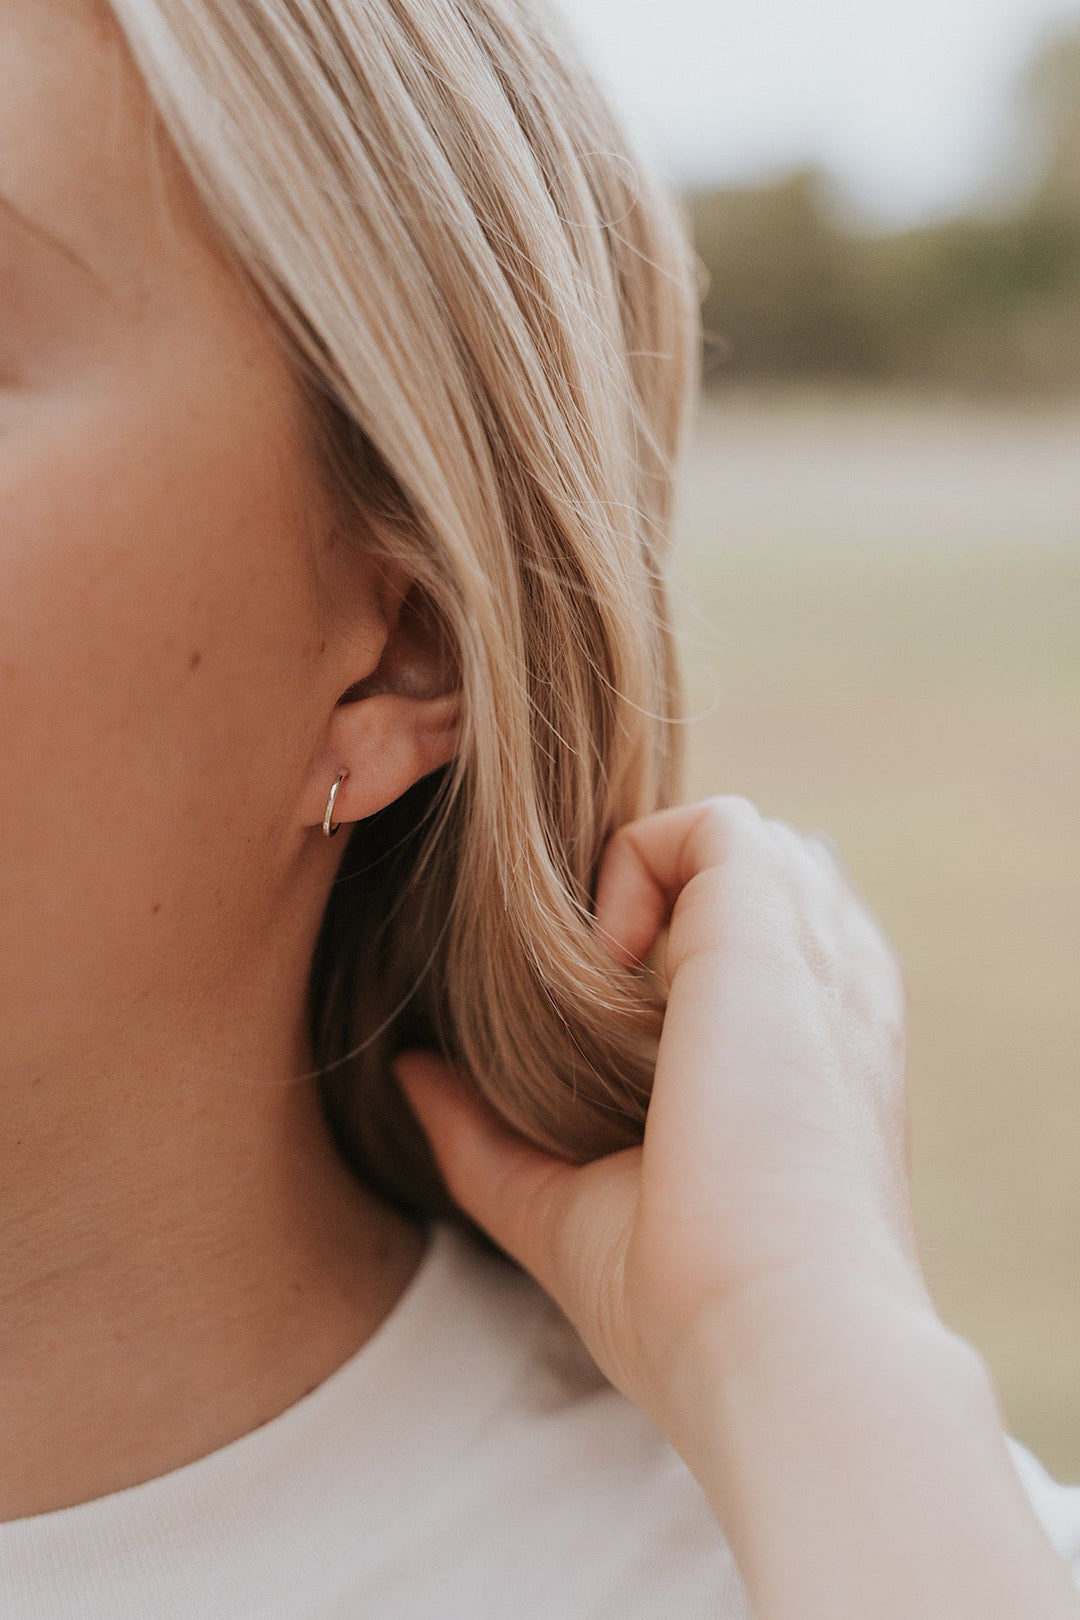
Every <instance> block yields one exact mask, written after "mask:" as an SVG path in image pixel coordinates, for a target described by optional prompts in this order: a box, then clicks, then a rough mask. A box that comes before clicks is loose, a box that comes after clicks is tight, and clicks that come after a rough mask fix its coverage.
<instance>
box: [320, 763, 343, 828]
mask: <svg viewBox="0 0 1080 1620" xmlns="http://www.w3.org/2000/svg"><path fill="white" fill-rule="evenodd" d="M348 774H349V773H348V771H342V772H341V773H340V775H339V776H338V779H337V781H336V782H335V783H334V785H333V787H332V788H331V789H330V797H329V798H328V799H327V801H326V814H325V816H324V817H323V824H322V830H323V832H324V833H325V834H326V836H327V838H333V836H334V834H335V833H336V832H337V830H338V828H339V827H340V826H341V822H340V821H338V822H336V823H335V824H334V825H333V826H331V823H330V818H331V816H332V815H333V814H334V801H335V799H336V798H337V796H338V788H339V787H340V786H341V784H342V782H344V780H345V778H346V777H347V776H348Z"/></svg>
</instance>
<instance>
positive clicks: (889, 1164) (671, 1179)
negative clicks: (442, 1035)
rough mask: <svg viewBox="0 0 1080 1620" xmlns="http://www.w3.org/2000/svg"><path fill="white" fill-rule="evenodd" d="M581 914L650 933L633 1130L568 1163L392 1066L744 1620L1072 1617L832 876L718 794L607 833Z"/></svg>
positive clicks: (433, 1082)
mask: <svg viewBox="0 0 1080 1620" xmlns="http://www.w3.org/2000/svg"><path fill="white" fill-rule="evenodd" d="M596 915H597V924H598V927H599V928H600V929H601V930H602V932H603V935H604V936H605V938H606V939H607V941H608V942H609V944H610V947H611V949H612V951H613V954H614V955H615V956H616V958H617V959H618V960H620V961H622V962H623V963H626V964H633V963H634V962H635V961H638V960H641V959H643V958H644V957H645V955H646V954H647V952H648V951H649V950H650V949H651V947H652V946H653V945H654V943H655V942H656V940H657V938H658V935H659V933H660V931H661V929H662V928H663V927H664V926H665V925H667V927H668V932H667V939H666V944H665V958H666V960H665V973H666V976H667V978H668V982H669V999H668V1004H667V1012H666V1016H665V1020H664V1029H663V1035H662V1038H661V1043H660V1052H659V1058H658V1062H657V1066H656V1074H655V1079H654V1089H653V1094H652V1100H651V1102H650V1105H649V1115H648V1120H647V1122H646V1127H645V1141H644V1145H643V1146H642V1147H640V1148H633V1149H628V1150H626V1151H625V1152H622V1153H614V1154H611V1155H609V1156H608V1157H607V1158H604V1159H600V1160H598V1161H597V1162H595V1163H593V1164H588V1165H585V1166H572V1165H568V1164H566V1163H564V1162H563V1161H562V1160H560V1159H558V1158H553V1157H551V1156H550V1155H548V1154H546V1153H543V1152H540V1151H539V1150H537V1149H536V1148H535V1147H533V1146H531V1145H529V1144H527V1143H524V1142H522V1141H521V1140H520V1139H519V1138H516V1137H515V1136H514V1135H512V1134H511V1133H510V1132H509V1131H507V1130H506V1128H505V1127H504V1126H502V1124H501V1123H500V1122H499V1121H498V1120H496V1119H494V1118H493V1117H492V1116H491V1115H490V1113H489V1112H488V1111H487V1110H485V1109H483V1108H481V1107H478V1106H477V1105H476V1104H475V1103H474V1102H473V1101H472V1099H471V1098H470V1096H469V1095H468V1094H467V1093H464V1092H462V1091H461V1089H460V1088H458V1087H457V1086H456V1085H455V1079H454V1075H453V1074H452V1073H451V1072H450V1071H449V1070H448V1069H447V1068H446V1067H445V1066H444V1065H443V1064H441V1063H440V1062H439V1061H438V1060H437V1059H435V1058H433V1057H430V1056H426V1055H424V1054H418V1053H412V1054H407V1055H404V1056H403V1057H402V1058H401V1059H400V1060H399V1062H398V1072H399V1074H400V1077H401V1079H402V1082H403V1084H404V1085H405V1087H406V1089H407V1091H408V1093H409V1096H410V1098H411V1100H412V1103H413V1106H414V1108H415V1110H416V1112H417V1114H418V1115H419V1117H420V1119H421V1120H422V1121H423V1123H424V1126H425V1128H426V1129H427V1131H428V1135H429V1137H430V1139H431V1142H432V1144H433V1146H434V1147H435V1150H436V1152H437V1154H438V1156H439V1159H440V1162H441V1164H442V1167H443V1171H444V1173H445V1175H446V1177H447V1180H448V1182H449V1185H450V1187H451V1190H452V1191H453V1192H454V1194H455V1196H456V1197H457V1199H458V1200H459V1202H460V1203H461V1204H463V1205H464V1207H465V1208H466V1209H468V1210H469V1211H470V1212H471V1213H472V1215H473V1216H474V1218H475V1219H476V1220H477V1221H479V1223H480V1224H481V1225H482V1226H483V1227H484V1228H485V1229H486V1230H487V1231H488V1232H490V1233H491V1235H492V1237H493V1238H494V1239H495V1240H496V1242H498V1243H500V1244H501V1245H502V1246H503V1247H504V1248H505V1249H507V1250H508V1251H509V1252H510V1253H511V1254H513V1255H515V1256H516V1257H517V1259H519V1260H520V1261H521V1263H522V1264H523V1265H524V1266H526V1267H527V1268H528V1269H529V1270H530V1271H531V1272H532V1274H533V1275H534V1276H535V1277H536V1278H537V1279H538V1280H539V1282H540V1283H541V1284H542V1285H543V1287H544V1288H546V1289H547V1290H548V1292H549V1293H550V1294H552V1295H553V1297H554V1298H555V1299H556V1300H558V1302H559V1303H560V1305H561V1306H562V1308H563V1310H564V1311H565V1312H566V1314H567V1316H568V1317H569V1318H570V1320H571V1321H572V1322H573V1323H574V1325H575V1326H576V1327H577V1329H578V1331H579V1332H580V1334H581V1336H582V1338H583V1340H584V1342H585V1343H586V1344H587V1345H588V1347H589V1349H590V1350H591V1352H592V1354H593V1356H594V1357H595V1359H596V1361H597V1363H598V1364H599V1365H600V1366H601V1367H602V1368H603V1369H604V1370H605V1372H606V1373H607V1374H608V1376H609V1377H610V1378H611V1380H612V1382H613V1383H615V1384H616V1385H617V1386H618V1387H619V1388H620V1389H622V1390H623V1392H624V1393H625V1394H627V1395H628V1396H630V1398H631V1399H633V1400H635V1401H637V1402H638V1404H639V1405H640V1406H642V1407H643V1408H644V1410H645V1411H646V1412H648V1413H649V1414H650V1415H651V1416H652V1417H653V1418H654V1420H655V1421H656V1423H657V1425H658V1426H659V1427H660V1428H662V1429H663V1430H664V1431H665V1432H666V1433H667V1434H668V1436H669V1438H670V1439H671V1440H672V1442H673V1444H674V1445H675V1446H676V1447H677V1448H678V1449H679V1450H680V1452H681V1453H682V1455H683V1457H684V1458H685V1460H686V1462H687V1463H688V1465H689V1466H690V1468H691V1469H692V1470H693V1471H694V1473H695V1474H696V1476H697V1478H698V1480H699V1482H700V1483H701V1485H702V1488H703V1489H704V1491H705V1494H706V1495H707V1497H708V1499H709V1501H710V1502H711V1504H712V1506H713V1507H714V1509H715V1511H716V1514H717V1517H718V1519H719V1520H720V1522H721V1523H722V1525H723V1526H724V1529H725V1530H726V1532H727V1536H728V1540H729V1542H730V1544H731V1547H732V1549H733V1551H734V1553H735V1556H736V1559H737V1560H738V1563H739V1567H740V1570H741V1572H742V1575H743V1578H744V1581H745V1583H746V1587H747V1590H748V1593H749V1596H750V1599H751V1603H752V1607H753V1612H754V1614H755V1615H756V1616H758V1617H759V1620H837V1617H839V1616H844V1617H845V1620H846V1617H849V1616H850V1617H852V1620H854V1617H855V1616H860V1617H864V1616H865V1617H866V1620H871V1617H872V1620H914V1617H916V1616H917V1617H918V1620H1017V1617H1018V1616H1020V1615H1023V1616H1025V1617H1026V1620H1036V1617H1038V1620H1077V1617H1078V1616H1080V1596H1078V1594H1077V1590H1076V1587H1075V1585H1074V1584H1073V1581H1072V1579H1071V1577H1070V1574H1069V1571H1068V1569H1067V1568H1066V1566H1065V1564H1064V1562H1063V1561H1062V1560H1061V1559H1060V1558H1059V1557H1058V1555H1057V1553H1056V1551H1055V1550H1054V1548H1053V1547H1052V1546H1051V1544H1050V1542H1049V1541H1048V1540H1047V1538H1046V1536H1045V1534H1044V1533H1043V1530H1042V1528H1041V1526H1040V1525H1039V1523H1038V1521H1037V1519H1036V1518H1035V1515H1034V1513H1033V1511H1032V1508H1031V1506H1030V1503H1029V1502H1028V1500H1027V1498H1026V1496H1025V1495H1024V1492H1023V1490H1022V1488H1021V1485H1020V1482H1019V1479H1018V1477H1017V1474H1016V1470H1015V1469H1014V1467H1013V1464H1012V1460H1011V1458H1010V1457H1009V1455H1008V1452H1007V1450H1006V1447H1005V1443H1004V1431H1003V1428H1002V1422H1001V1415H1000V1412H999V1410H998V1407H997V1403H996V1400H995V1396H994V1392H993V1388H992V1385H991V1383H990V1379H989V1377H988V1375H987V1372H986V1368H985V1367H984V1365H983V1363H982V1362H981V1360H980V1358H979V1357H978V1356H977V1355H976V1353H975V1352H974V1350H972V1349H971V1347H970V1346H969V1345H967V1344H965V1343H964V1342H963V1341H962V1340H960V1339H958V1338H956V1337H955V1335H953V1334H952V1333H950V1332H948V1331H947V1329H946V1328H945V1327H944V1325H943V1324H942V1322H941V1320H940V1319H939V1317H938V1316H937V1313H936V1312H935V1310H934V1307H933V1303H932V1301H931V1298H930V1295H929V1292H928V1290H927V1288H926V1283H925V1280H924V1278H923V1274H922V1271H921V1269H920V1265H919V1257H918V1251H917V1247H916V1243H915V1233H914V1221H913V1217H912V1208H911V1197H910V1185H909V1178H908V1150H907V1144H908V1135H907V1115H906V1103H905V1092H904V998H903V989H902V984H901V978H900V973H899V970H898V967H897V964H896V961H895V959H894V957H893V955H892V952H891V950H890V949H889V947H888V945H887V944H886V942H885V940H884V939H883V938H882V936H881V934H880V932H879V930H878V928H877V926H876V924H875V923H874V921H873V919H872V918H871V917H870V916H869V914H868V913H867V911H866V909H865V907H864V906H863V904H862V903H861V901H860V900H859V898H858V896H857V895H856V894H855V893H854V891H853V889H852V888H851V886H850V884H849V883H848V881H847V879H846V878H845V876H844V874H843V872H842V870H841V868H840V867H839V866H838V865H837V863H836V862H835V860H834V859H833V857H832V856H831V855H830V854H829V853H828V852H827V851H826V850H825V848H824V846H823V845H822V844H821V843H820V842H819V841H818V840H815V839H807V838H805V837H802V836H801V835H799V834H798V833H796V832H795V831H794V829H792V828H791V827H788V826H786V825H785V824H784V823H782V822H775V821H767V820H765V819H764V818H763V817H762V816H761V815H760V814H759V813H758V812H757V811H756V810H755V809H754V807H753V806H752V805H750V804H747V803H746V801H745V800H740V799H737V798H723V799H716V800H711V801H707V802H706V803H704V804H701V805H691V806H685V807H681V808H678V809H673V810H667V811H663V812H661V813H660V814H658V815H655V816H648V817H645V818H644V819H643V820H641V821H637V822H634V823H633V824H632V825H630V826H629V827H625V828H623V829H622V830H621V831H620V832H619V833H618V834H617V835H616V836H615V838H613V839H612V840H611V843H610V844H609V846H608V849H607V851H606V852H605V856H604V861H603V865H602V867H601V871H600V876H599V888H598V893H597V904H596Z"/></svg>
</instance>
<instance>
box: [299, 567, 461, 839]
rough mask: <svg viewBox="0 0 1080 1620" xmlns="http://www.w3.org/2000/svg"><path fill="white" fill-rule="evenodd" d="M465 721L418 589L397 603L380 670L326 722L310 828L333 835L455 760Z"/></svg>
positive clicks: (354, 688) (444, 641) (435, 623)
mask: <svg viewBox="0 0 1080 1620" xmlns="http://www.w3.org/2000/svg"><path fill="white" fill-rule="evenodd" d="M460 719H461V715H460V690H459V684H458V666H457V661H456V659H455V658H454V657H453V656H452V652H451V649H450V646H449V643H448V638H447V637H446V635H445V633H444V632H443V630H442V627H441V624H440V622H439V619H438V616H437V614H436V613H435V611H434V609H433V608H432V607H431V605H430V603H429V602H428V601H427V599H426V598H425V597H424V596H423V595H422V593H421V592H420V591H419V590H418V588H417V587H415V586H413V587H412V588H411V589H408V590H406V591H404V593H403V594H402V595H401V596H400V597H399V599H398V605H397V611H396V614H395V616H394V619H393V622H392V624H391V625H390V628H389V630H388V633H387V636H386V640H385V643H384V645H383V648H382V651H381V655H380V657H379V661H378V664H377V665H376V667H375V668H374V669H373V670H370V671H369V673H367V674H366V675H363V676H361V677H360V678H359V679H358V680H354V681H352V682H351V683H350V684H349V685H348V686H347V687H346V688H345V690H344V691H343V692H342V693H341V695H340V697H339V698H338V699H337V702H336V703H335V704H334V707H333V709H332V711H331V713H330V714H329V716H328V717H327V723H326V730H325V735H324V737H323V743H322V747H321V748H320V750H319V756H318V759H317V761H316V762H315V764H314V765H313V768H312V773H311V779H310V781H309V784H308V789H307V791H306V793H305V805H304V821H305V825H308V826H312V825H319V826H322V828H323V831H324V832H325V833H326V834H327V836H328V837H329V836H332V835H333V833H334V832H335V831H336V830H337V826H340V825H341V823H343V822H353V821H361V820H364V819H365V818H366V817H367V816H371V815H374V814H375V813H376V812H377V811H379V810H382V809H384V808H385V807H386V806H387V805H388V804H392V803H393V802H394V800H395V799H399V798H400V797H401V795H402V794H403V793H406V792H407V791H408V789H409V788H410V787H412V785H413V783H414V782H418V781H419V780H420V778H421V777H423V776H428V775H429V774H430V773H431V772H432V771H434V770H437V769H438V768H439V767H440V766H442V765H445V764H447V763H448V762H449V761H450V760H451V759H452V758H453V757H454V754H455V752H456V750H457V747H458V741H459V735H460ZM335 784H336V786H335ZM334 823H336V824H337V825H336V826H335V825H334Z"/></svg>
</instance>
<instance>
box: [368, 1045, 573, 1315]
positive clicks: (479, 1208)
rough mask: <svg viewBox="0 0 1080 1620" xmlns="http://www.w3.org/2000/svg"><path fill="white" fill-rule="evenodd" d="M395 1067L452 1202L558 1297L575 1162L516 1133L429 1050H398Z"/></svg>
mask: <svg viewBox="0 0 1080 1620" xmlns="http://www.w3.org/2000/svg"><path fill="white" fill-rule="evenodd" d="M393 1070H394V1074H395V1075H396V1076H397V1079H398V1081H399V1083H400V1085H401V1089H402V1091H403V1092H404V1093H405V1096H406V1098H407V1099H408V1102H409V1105H410V1107H411V1108H412V1110H413V1113H414V1114H415V1115H416V1117H417V1120H418V1121H419V1123H420V1125H421V1127H422V1129H423V1131H424V1134H425V1135H426V1137H427V1139H428V1141H429V1143H430V1144H431V1149H432V1152H433V1153H434V1155H435V1159H436V1162H437V1163H438V1166H439V1169H440V1171H441V1173H442V1176H443V1180H444V1181H445V1182H446V1185H447V1189H448V1190H449V1192H450V1195H451V1197H452V1198H453V1199H454V1201H455V1203H457V1204H458V1205H459V1206H460V1207H461V1208H462V1209H463V1210H464V1211H465V1213H466V1214H467V1215H470V1216H471V1217H472V1219H473V1220H474V1221H476V1223H477V1225H478V1226H481V1227H483V1229H484V1231H485V1232H487V1234H488V1236H489V1237H491V1238H493V1239H494V1240H495V1242H496V1243H497V1244H498V1245H499V1247H500V1248H502V1249H505V1250H506V1252H507V1254H509V1255H511V1256H512V1257H513V1258H514V1259H515V1260H517V1261H518V1262H519V1263H520V1264H521V1265H523V1266H524V1267H525V1268H526V1270H527V1271H529V1272H531V1273H532V1275H533V1276H534V1277H535V1278H536V1280H537V1282H538V1283H539V1284H540V1286H541V1287H542V1288H545V1289H546V1290H547V1291H548V1293H550V1294H552V1295H554V1296H555V1297H556V1298H558V1297H559V1278H558V1276H557V1274H556V1261H557V1253H558V1246H557V1235H558V1231H559V1227H560V1223H561V1221H562V1219H563V1218H564V1212H565V1209H566V1206H567V1204H568V1201H569V1196H570V1192H571V1184H572V1181H573V1178H574V1176H575V1174H576V1171H577V1167H576V1166H575V1165H572V1164H568V1163H567V1162H566V1160H564V1159H559V1158H556V1157H555V1156H554V1155H553V1154H550V1153H545V1152H544V1151H543V1149H541V1148H537V1147H534V1146H533V1145H532V1143H530V1142H527V1141H525V1139H524V1137H521V1136H519V1135H517V1133H516V1132H514V1131H512V1130H511V1129H510V1127H509V1126H507V1125H506V1124H504V1123H503V1121H502V1120H501V1119H500V1118H499V1117H498V1115H497V1114H496V1113H495V1111H494V1110H493V1109H492V1108H489V1107H488V1106H487V1105H486V1104H485V1103H483V1102H481V1101H479V1100H478V1099H477V1098H475V1097H473V1096H471V1095H470V1094H469V1093H468V1092H467V1091H466V1090H465V1088H464V1086H462V1085H461V1083H460V1081H459V1080H458V1079H457V1077H456V1076H455V1074H454V1072H453V1070H452V1069H451V1068H450V1066H449V1065H448V1064H446V1063H444V1062H443V1061H442V1060H441V1059H440V1058H437V1057H435V1056H434V1055H433V1054H431V1053H429V1052H407V1053H404V1054H403V1055H402V1056H401V1057H399V1058H398V1059H396V1061H395V1062H394V1064H393Z"/></svg>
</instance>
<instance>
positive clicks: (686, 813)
mask: <svg viewBox="0 0 1080 1620" xmlns="http://www.w3.org/2000/svg"><path fill="white" fill-rule="evenodd" d="M763 827H764V822H763V820H762V818H761V816H760V815H759V813H758V811H757V810H756V809H755V808H754V806H753V805H752V804H750V803H749V802H748V801H747V800H746V799H741V798H737V797H734V796H732V797H725V798H716V799H706V800H705V801H704V802H702V803H700V804H693V805H679V806H677V807H676V808H674V809H671V810H660V811H657V812H656V814H655V815H651V816H644V817H642V819H641V820H639V821H633V822H630V823H628V825H627V826H625V827H622V828H620V830H619V831H618V832H617V833H616V834H615V835H614V837H613V838H612V839H611V840H610V842H609V843H608V846H607V849H606V850H605V852H604V857H603V860H602V862H601V865H600V873H599V876H598V879H597V886H596V923H597V931H598V933H599V934H600V935H601V936H602V937H603V938H605V939H606V940H607V942H608V943H609V944H610V945H611V946H612V949H613V952H614V954H615V955H616V956H617V957H618V958H619V960H621V961H623V962H625V963H626V964H627V965H634V964H639V963H641V962H642V961H643V959H644V957H645V956H646V955H647V953H648V951H649V950H650V949H651V947H652V946H653V944H654V943H655V941H656V937H657V935H658V934H659V932H660V930H661V928H663V926H664V925H665V923H666V922H667V921H668V919H669V917H670V915H671V911H672V907H673V906H674V904H675V901H676V900H677V899H678V897H679V894H680V892H681V890H682V889H683V888H685V886H686V884H687V883H688V882H689V881H690V879H691V878H692V877H694V876H696V874H697V873H698V872H701V871H704V870H705V869H706V868H707V867H709V866H719V865H722V864H723V862H724V861H725V859H726V858H727V856H728V854H729V852H730V849H731V846H732V842H733V840H734V839H735V838H737V837H738V836H739V834H740V832H742V831H748V830H750V829H757V830H758V831H760V830H761V829H763Z"/></svg>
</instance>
